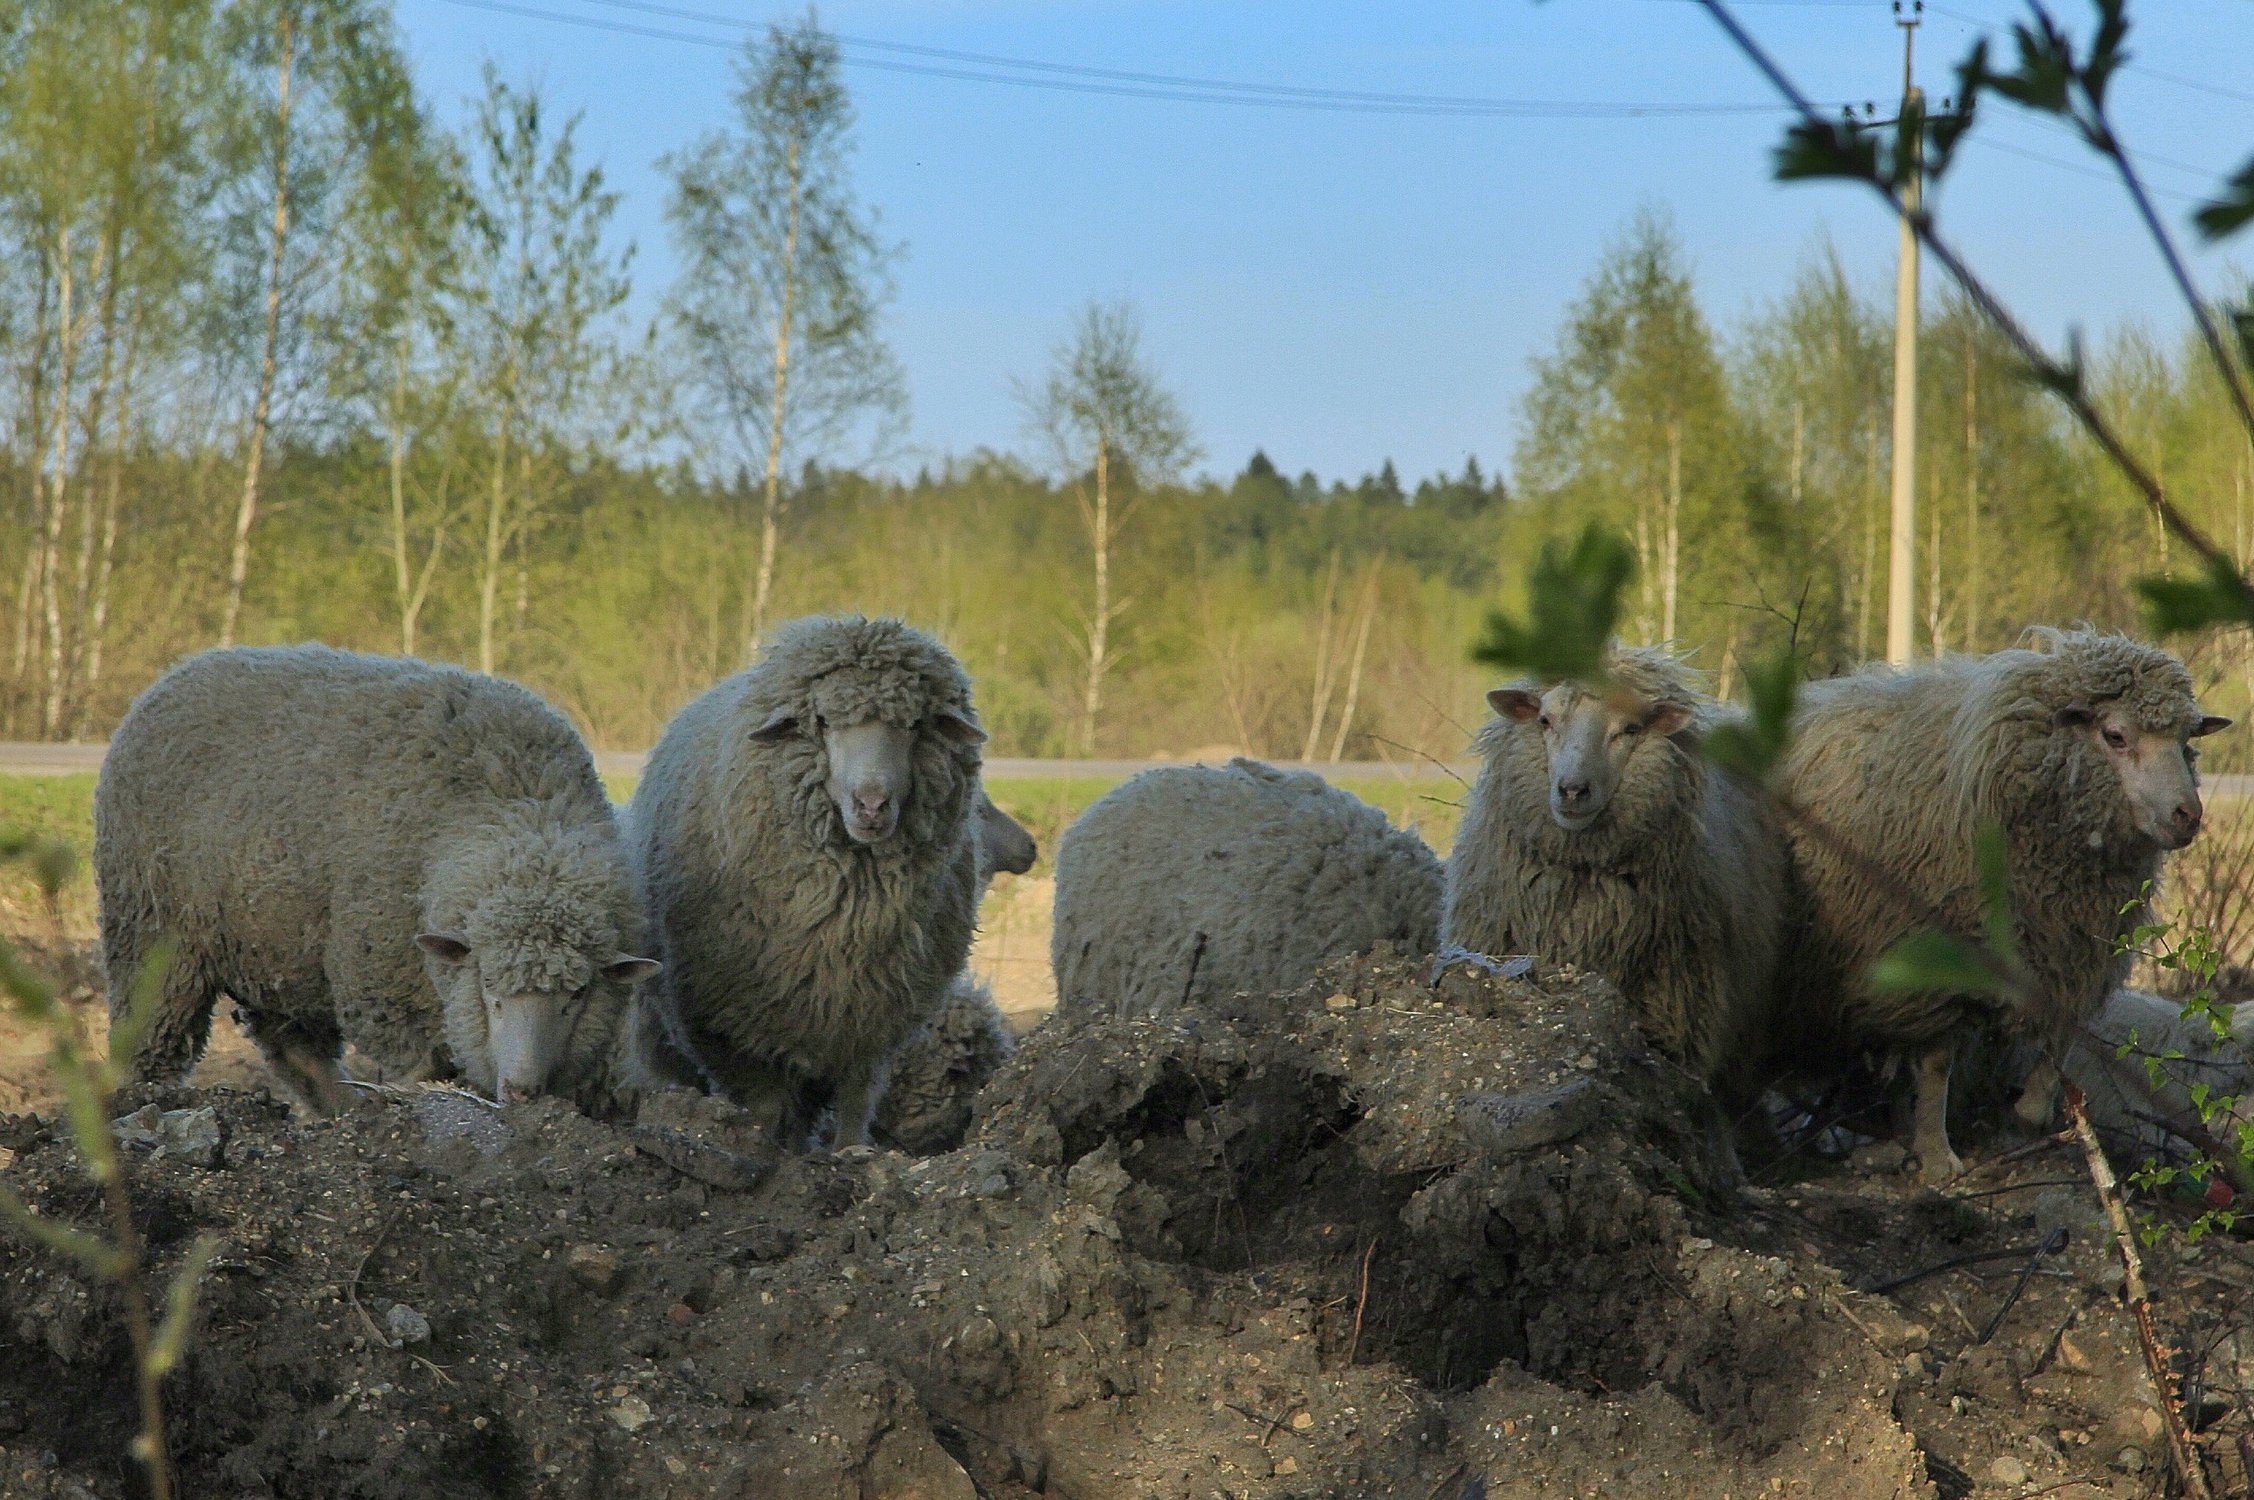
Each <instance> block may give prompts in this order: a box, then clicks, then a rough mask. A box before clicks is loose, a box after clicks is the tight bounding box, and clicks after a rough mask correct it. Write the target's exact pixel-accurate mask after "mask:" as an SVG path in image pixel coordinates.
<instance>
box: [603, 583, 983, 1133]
mask: <svg viewBox="0 0 2254 1500" xmlns="http://www.w3.org/2000/svg"><path fill="white" fill-rule="evenodd" d="M985 739H986V733H985V731H984V730H982V729H980V728H979V727H978V720H977V716H976V713H975V711H974V710H973V708H972V706H971V691H970V681H969V679H968V678H967V677H965V676H964V674H963V669H962V667H961V666H960V665H958V664H957V663H956V661H955V658H954V657H953V656H951V655H950V654H949V653H948V652H947V650H946V648H945V647H943V646H941V645H939V644H938V643H937V642H936V641H934V640H932V639H931V638H930V637H928V636H926V635H924V634H922V633H921V632H919V631H915V630H911V629H910V628H909V627H907V626H906V625H903V624H901V623H900V622H899V621H897V620H868V619H860V618H851V619H808V620H798V621H794V622H793V623H791V624H789V625H786V626H784V627H782V628H781V629H780V630H778V631H777V632H776V633H775V636H774V639H773V641H772V642H771V644H769V646H768V647H767V649H766V650H765V651H764V652H763V653H762V654H761V656H760V658H759V660H758V661H757V662H756V663H754V664H753V665H752V666H750V667H748V668H746V669H745V670H744V671H741V672H738V673H737V674H736V675H735V676H733V677H730V678H728V679H726V680H725V681H723V682H721V683H720V684H718V685H717V686H715V687H714V688H712V689H711V691H709V692H707V693H706V694H705V695H704V696H703V697H701V698H699V699H697V700H696V701H695V702H694V703H691V704H690V705H689V706H688V707H687V708H684V709H683V710H681V712H680V713H679V714H678V715H676V716H675V717H674V720H673V722H672V723H671V724H669V725H668V726H666V730H665V734H664V736H663V737H662V738H661V739H659V741H658V744H657V748H656V749H655V750H652V751H651V752H650V758H649V762H648V765H647V766H646V767H645V768H644V771H643V774H642V780H641V783H640V785H639V786H638V787H636V789H635V792H634V805H633V811H632V815H631V817H630V819H629V824H630V826H631V828H632V831H633V838H634V840H635V843H636V848H637V851H638V854H639V856H640V865H641V870H642V874H643V878H644V881H645V884H646V890H647V896H648V900H649V904H650V910H651V914H652V917H653V919H654V923H655V926H656V929H657V935H658V943H659V953H660V955H661V956H662V957H663V959H664V961H665V965H666V967H665V970H664V972H663V974H662V975H661V976H660V979H659V981H658V983H657V984H655V985H653V986H651V987H650V989H648V990H647V991H645V992H644V993H643V995H642V996H641V997H640V1000H639V1003H638V1010H637V1014H636V1018H635V1027H634V1041H635V1046H636V1051H637V1054H638V1055H637V1057H636V1059H635V1061H636V1064H637V1067H638V1070H639V1072H640V1073H641V1075H642V1076H643V1077H644V1078H645V1079H652V1080H662V1081H671V1082H675V1083H686V1084H693V1085H700V1086H703V1087H706V1088H708V1089H710V1090H712V1091H714V1092H718V1093H722V1094H725V1095H727V1096H728V1097H729V1098H730V1099H732V1100H734V1101H735V1102H736V1103H738V1104H741V1105H745V1106H747V1107H749V1108H753V1109H755V1110H760V1111H765V1112H768V1113H769V1114H770V1115H771V1116H772V1118H773V1119H774V1122H775V1124H776V1125H777V1126H778V1127H779V1128H780V1129H782V1130H783V1132H784V1135H785V1138H786V1139H789V1140H791V1141H793V1142H794V1143H798V1144H803V1143H804V1142H805V1141H806V1139H807V1136H808V1132H809V1130H810V1128H811V1126H812V1123H813V1121H814V1119H815V1118H816V1116H817V1115H818V1114H819V1111H820V1109H821V1106H822V1105H823V1103H824V1102H830V1103H834V1105H835V1107H836V1109H837V1117H838V1137H837V1139H838V1144H840V1145H848V1146H852V1145H864V1144H866V1143H867V1141H868V1138H869V1117H870V1113H871V1111H872V1110H873V1109H874V1107H875V1105H876V1100H877V1095H878V1093H879V1092H880V1090H881V1088H882V1084H883V1078H884V1067H885V1063H886V1060H887V1059H888V1058H889V1057H890V1056H891V1055H892V1053H893V1051H894V1049H895V1048H897V1047H898V1046H899V1045H900V1043H901V1042H902V1041H904V1040H905V1039H906V1038H907V1036H908V1034H909V1033H910V1032H912V1031H914V1030H915V1028H916V1027H917V1026H918V1025H920V1024H921V1023H922V1022H923V1020H924V1019H925V1018H926V1017H927V1016H929V1015H930V1014H931V1013H932V1012H933V1011H934V1010H935V1009H936V1008H937V1007H938V1005H939V1001H940V997H941V996H942V995H943V994H944V993H945V992H946V989H947V986H948V984H949V983H950V982H951V981H952V980H953V979H954V977H955V976H956V975H957V974H959V973H961V972H962V968H963V960H964V959H965V958H966V957H967V956H968V955H969V952H970V942H971V933H972V931H973V929H974V927H975V926H976V922H977V900H978V868H977V865H978V838H977V835H976V832H975V825H976V822H977V793H978V766H979V746H980V745H982V744H983V743H984V742H985Z"/></svg>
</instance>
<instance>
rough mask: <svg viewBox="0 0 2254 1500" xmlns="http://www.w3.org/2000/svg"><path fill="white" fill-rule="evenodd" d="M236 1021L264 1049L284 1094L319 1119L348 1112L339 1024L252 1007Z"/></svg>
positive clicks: (241, 1012)
mask: <svg viewBox="0 0 2254 1500" xmlns="http://www.w3.org/2000/svg"><path fill="white" fill-rule="evenodd" d="M236 1019H237V1020H238V1021H240V1022H242V1023H243V1027H244V1029H245V1030H247V1031H248V1032H249V1033H250V1039H251V1040H252V1041H253V1042H256V1043H257V1044H258V1050H259V1053H260V1055H262V1056H263V1057H265V1059H266V1066H267V1067H268V1068H270V1069H272V1070H273V1073H274V1077H275V1080H276V1081H277V1082H279V1083H280V1084H281V1085H282V1091H283V1092H284V1093H286V1094H288V1095H289V1096H290V1098H291V1099H292V1101H294V1102H295V1103H296V1104H297V1105H298V1106H299V1107H301V1108H302V1109H304V1110H306V1111H307V1112H308V1113H310V1114H316V1115H333V1114H336V1113H338V1112H339V1111H340V1110H342V1109H343V1108H344V1107H345V1104H346V1103H347V1102H348V1100H349V1097H350V1096H349V1095H348V1094H347V1093H346V1091H345V1087H344V1083H343V1070H342V1069H341V1068H340V1067H339V1060H340V1059H341V1058H342V1057H343V1056H344V1033H343V1032H342V1031H340V1030H338V1029H337V1025H336V1022H335V1021H333V1020H328V1019H326V1018H321V1019H315V1018H309V1017H298V1016H280V1015H276V1014H275V1013H274V1012H272V1011H264V1010H253V1009H252V1008H250V1007H249V1006H245V1007H243V1009H242V1010H241V1011H240V1012H238V1013H237V1015H236Z"/></svg>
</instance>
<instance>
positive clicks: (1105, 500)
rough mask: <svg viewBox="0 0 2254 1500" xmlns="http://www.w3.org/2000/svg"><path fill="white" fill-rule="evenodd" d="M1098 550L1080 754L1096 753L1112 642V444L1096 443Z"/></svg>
mask: <svg viewBox="0 0 2254 1500" xmlns="http://www.w3.org/2000/svg"><path fill="white" fill-rule="evenodd" d="M1088 531H1089V536H1090V539H1091V540H1092V541H1093V542H1094V543H1095V551H1096V612H1095V615H1094V617H1093V618H1091V619H1090V620H1089V622H1088V692H1087V695H1086V697H1085V698H1084V699H1083V701H1082V703H1081V719H1080V753H1081V754H1083V755H1093V754H1095V753H1096V715H1097V714H1099V713H1100V712H1102V710H1103V697H1104V665H1105V650H1106V648H1107V647H1108V646H1109V644H1110V641H1111V444H1110V443H1109V442H1108V441H1104V440H1099V441H1098V442H1097V444H1096V513H1095V515H1094V517H1093V518H1092V520H1091V521H1090V523H1089V527H1088Z"/></svg>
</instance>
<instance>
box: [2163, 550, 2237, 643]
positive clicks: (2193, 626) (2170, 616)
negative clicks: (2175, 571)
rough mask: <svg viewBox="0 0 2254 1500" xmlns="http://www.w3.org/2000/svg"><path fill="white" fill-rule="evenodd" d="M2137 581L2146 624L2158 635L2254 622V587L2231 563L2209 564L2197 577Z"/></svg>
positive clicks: (2185, 633) (2185, 632)
mask: <svg viewBox="0 0 2254 1500" xmlns="http://www.w3.org/2000/svg"><path fill="white" fill-rule="evenodd" d="M2135 583H2136V590H2137V593H2138V594H2139V595H2140V596H2142V598H2143V600H2144V619H2145V626H2146V628H2147V629H2149V630H2150V631H2151V632H2152V633H2153V634H2154V635H2162V636H2165V635H2188V634H2191V633H2193V632H2196V631H2201V630H2205V629H2207V628H2208V627H2209V626H2212V625H2247V624H2254V590H2249V588H2248V587H2247V583H2246V580H2245V579H2244V578H2241V577H2240V576H2239V575H2238V572H2237V570H2236V569H2234V568H2232V567H2231V566H2230V565H2229V563H2227V562H2223V561H2217V562H2212V563H2209V564H2207V565H2206V567H2205V569H2204V571H2203V572H2202V573H2200V574H2199V575H2198V576H2197V577H2192V578H2161V577H2157V576H2147V577H2144V578H2139V579H2137V580H2135Z"/></svg>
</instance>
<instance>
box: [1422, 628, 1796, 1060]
mask: <svg viewBox="0 0 2254 1500" xmlns="http://www.w3.org/2000/svg"><path fill="white" fill-rule="evenodd" d="M1606 667H1607V676H1608V677H1609V679H1610V680H1609V683H1608V684H1607V685H1606V686H1604V687H1602V688H1593V687H1590V686H1586V685H1583V684H1581V683H1576V682H1561V683H1556V684H1553V685H1551V686H1549V687H1547V688H1541V687H1538V686H1536V685H1533V684H1524V683H1522V684H1518V685H1515V686H1511V687H1503V688H1497V689H1496V690H1495V691H1494V692H1491V693H1489V694H1488V695H1487V701H1488V703H1489V705H1490V706H1491V707H1493V709H1494V710H1495V718H1494V719H1492V720H1490V721H1489V722H1488V724H1487V725H1486V727H1485V728H1483V729H1482V730H1481V731H1480V733H1479V736H1478V739H1477V740H1476V742H1475V748H1476V749H1477V750H1478V752H1479V755H1480V758H1481V765H1480V771H1479V779H1478V781H1477V783H1476V784H1474V786H1473V787H1472V790H1471V795H1470V798H1469V799H1468V801H1467V802H1466V803H1465V806H1464V818H1463V824H1462V826H1461V827H1460V828H1458V830H1457V832H1456V841H1455V844H1454V846H1453V848H1452V849H1451V850H1450V851H1449V856H1448V886H1447V898H1446V902H1445V904H1444V906H1443V908H1442V915H1441V938H1442V941H1443V942H1445V943H1449V944H1453V945H1456V946H1458V947H1463V948H1468V949H1471V950H1472V951H1474V952H1480V953H1488V954H1494V955H1498V956H1499V955H1503V954H1517V953H1530V954H1534V955H1536V956H1538V957H1541V958H1545V959H1549V960H1552V961H1555V962H1563V963H1570V964H1573V965H1574V966H1575V967H1577V968H1582V969H1586V970H1589V971H1590V972H1592V973H1597V974H1602V975H1604V976H1605V977H1606V978H1608V979H1610V980H1611V981H1612V982H1613V983H1614V984H1615V985H1617V986H1619V988H1620V992H1621V993H1622V994H1623V995H1624V996H1626V997H1627V999H1628V1002H1629V1004H1630V1005H1631V1006H1633V1007H1634V1008H1635V1010H1636V1012H1637V1014H1638V1015H1639V1016H1640V1017H1641V1018H1642V1020H1643V1022H1644V1025H1645V1027H1646V1028H1647V1029H1648V1030H1649V1031H1650V1033H1651V1035H1652V1038H1653V1040H1654V1041H1655V1042H1657V1043H1658V1044H1659V1046H1660V1047H1661V1048H1663V1049H1664V1050H1665V1051H1667V1052H1668V1053H1670V1054H1672V1055H1673V1056H1674V1057H1676V1058H1677V1059H1678V1060H1680V1061H1681V1062H1683V1063H1684V1064H1685V1065H1687V1066H1688V1067H1690V1068H1691V1069H1692V1070H1694V1071H1696V1072H1697V1073H1699V1074H1700V1075H1701V1076H1703V1077H1705V1078H1706V1079H1707V1080H1708V1081H1709V1082H1712V1083H1715V1084H1717V1085H1720V1086H1722V1087H1723V1090H1724V1092H1725V1093H1726V1094H1731V1095H1736V1094H1740V1093H1743V1092H1744V1091H1745V1090H1746V1088H1747V1087H1749V1081H1748V1080H1749V1075H1750V1071H1751V1070H1750V1067H1749V1066H1748V1065H1749V1063H1750V1062H1751V1060H1752V1057H1753V1056H1754V1054H1755V1053H1756V1052H1757V1051H1758V1050H1760V1049H1761V1048H1762V1047H1763V1046H1765V1038H1764V1036H1763V1033H1764V1032H1765V1031H1766V1029H1767V1027H1768V1025H1769V1016H1768V1004H1769V996H1770V993H1771V989H1772V984H1773V976H1774V974H1775V969H1776V962H1777V949H1778V941H1779V928H1780V926H1781V923H1782V920H1783V914H1784V908H1785V900H1786V886H1787V883H1788V880H1789V875H1790V866H1789V861H1788V856H1787V852H1786V845H1785V840H1784V836H1783V833H1782V831H1781V830H1780V829H1779V828H1778V826H1777V823H1776V819H1775V816H1774V813H1773V810H1772V809H1771V808H1770V806H1769V805H1768V803H1767V802H1766V801H1765V800H1764V799H1762V798H1761V797H1759V796H1758V795H1756V794H1753V793H1750V792H1749V791H1748V790H1747V789H1746V788H1744V787H1743V786H1741V785H1740V784H1739V783H1738V782H1737V781H1736V780H1734V779H1733V778H1732V777H1730V776H1728V775H1726V774H1724V773H1723V772H1722V771H1720V770H1719V769H1717V768H1715V767H1713V766H1712V765H1710V764H1709V763H1708V762H1707V760H1706V759H1705V757H1704V755H1703V754H1702V753H1701V751H1700V744H1701V742H1702V740H1703V738H1704V737H1705V735H1706V734H1707V732H1708V731H1709V730H1710V729H1711V728H1712V727H1713V726H1714V724H1715V723H1716V722H1717V720H1718V715H1719V712H1720V710H1719V708H1718V705H1716V704H1715V703H1714V701H1713V700H1712V699H1710V698H1708V697H1707V696H1706V695H1705V694H1704V693H1703V692H1701V691H1700V689H1699V687H1698V685H1697V682H1696V679H1695V678H1694V677H1693V676H1692V674H1691V672H1690V670H1689V669H1688V668H1687V667H1685V666H1684V665H1683V664H1682V663H1681V662H1679V661H1677V660H1675V659H1674V658H1673V657H1671V656H1669V655H1668V654H1667V653H1666V652H1664V651H1658V650H1651V649H1643V648H1632V649H1631V648H1619V649H1615V650H1614V651H1612V652H1611V653H1610V655H1609V657H1608V660H1607V663H1606Z"/></svg>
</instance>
